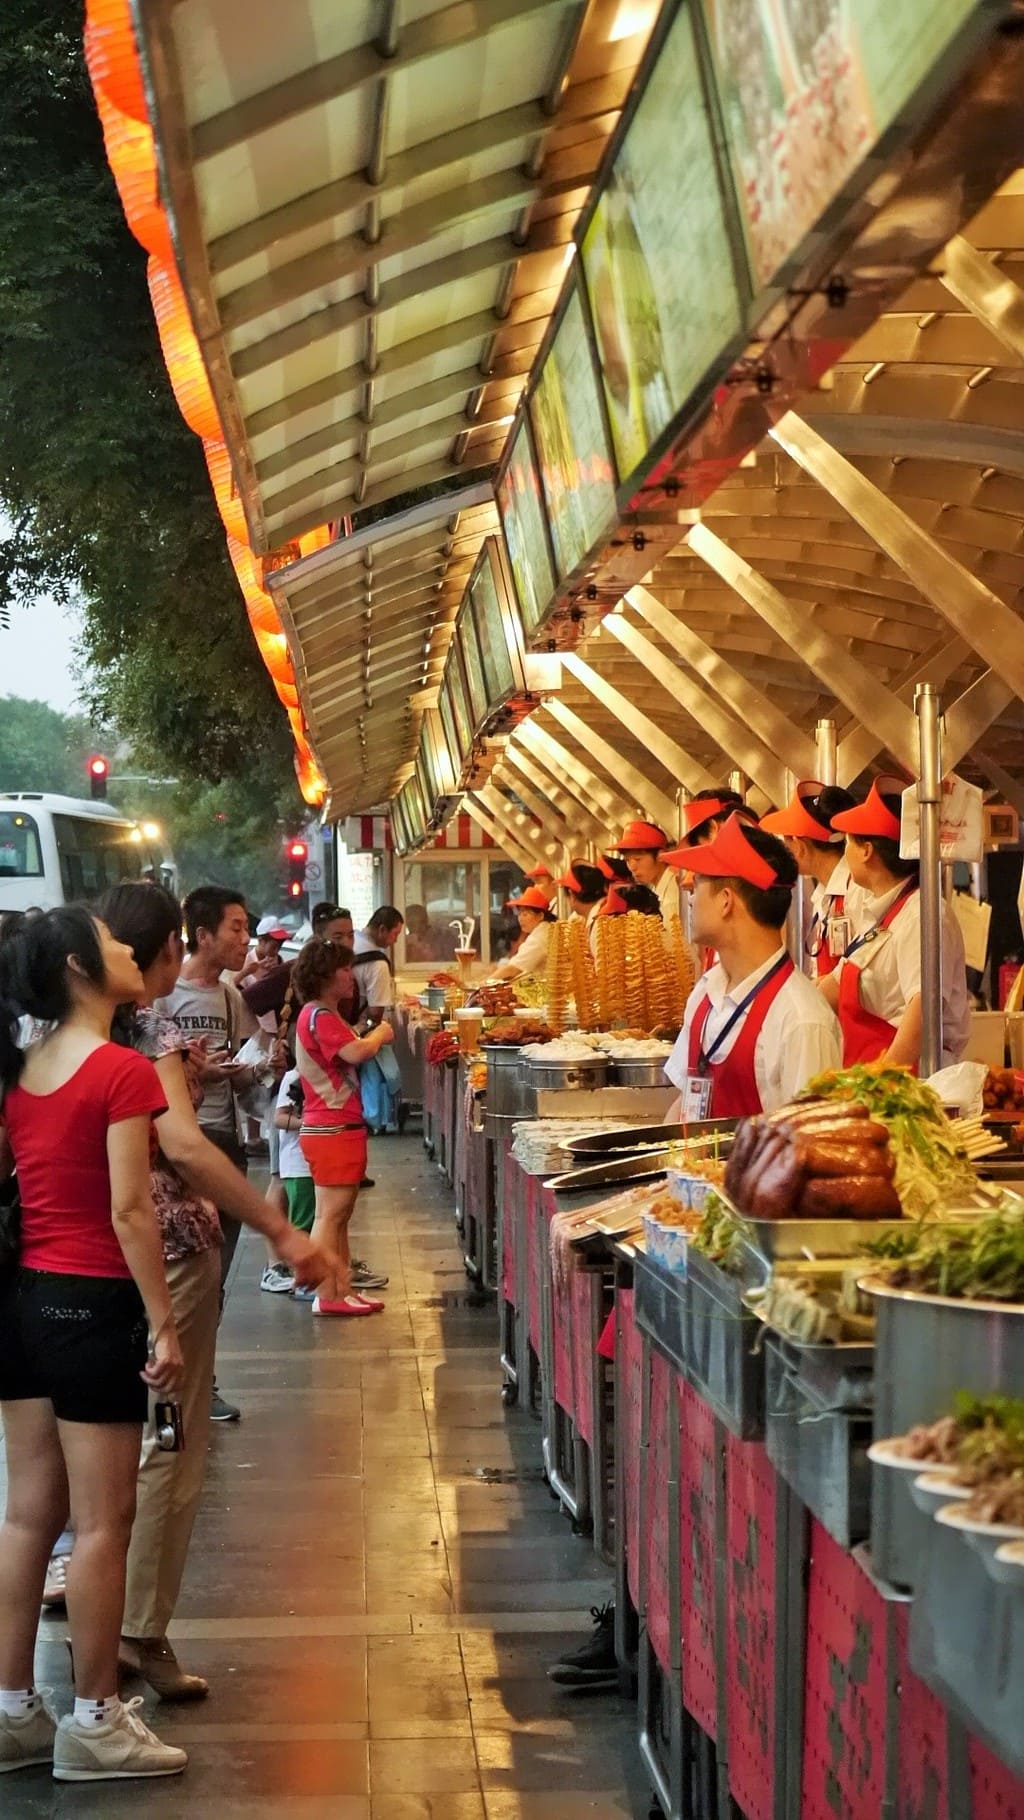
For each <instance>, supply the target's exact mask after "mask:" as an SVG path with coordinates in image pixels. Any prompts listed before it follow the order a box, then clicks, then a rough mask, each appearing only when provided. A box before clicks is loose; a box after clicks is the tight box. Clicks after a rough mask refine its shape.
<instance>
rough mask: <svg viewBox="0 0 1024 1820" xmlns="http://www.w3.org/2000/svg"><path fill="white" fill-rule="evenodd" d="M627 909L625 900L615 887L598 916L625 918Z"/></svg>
mask: <svg viewBox="0 0 1024 1820" xmlns="http://www.w3.org/2000/svg"><path fill="white" fill-rule="evenodd" d="M627 908H628V906H627V904H626V901H625V898H623V897H620V895H619V893H618V891H617V890H616V888H615V886H614V885H613V886H612V888H611V890H610V891H609V892H608V895H607V897H606V898H605V900H604V903H603V904H602V905H601V908H600V910H599V911H598V913H597V914H598V916H624V915H625V913H626V910H627Z"/></svg>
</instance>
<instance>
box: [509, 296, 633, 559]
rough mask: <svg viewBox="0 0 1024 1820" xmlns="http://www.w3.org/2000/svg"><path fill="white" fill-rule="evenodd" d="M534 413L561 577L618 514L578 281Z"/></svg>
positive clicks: (544, 371)
mask: <svg viewBox="0 0 1024 1820" xmlns="http://www.w3.org/2000/svg"><path fill="white" fill-rule="evenodd" d="M530 416H531V419H532V422H533V428H534V434H535V435H536V438H537V453H538V456H539V459H540V472H541V481H542V484H543V488H544V498H545V501H546V504H547V514H548V522H549V524H550V526H551V536H552V541H553V543H554V546H555V561H556V563H557V565H558V572H559V575H560V576H561V577H562V578H563V579H564V578H565V577H566V576H568V575H571V574H572V572H573V571H574V570H575V569H577V568H578V567H579V565H580V564H581V563H582V562H583V561H584V559H585V558H586V556H587V555H588V553H589V551H590V550H591V549H592V548H593V547H594V546H595V545H596V544H598V543H599V542H600V541H601V539H602V538H603V537H605V536H606V535H607V533H608V531H609V529H610V527H611V526H612V524H613V523H614V520H615V484H614V477H613V469H612V460H611V451H610V449H609V447H608V433H607V430H606V428H605V419H604V410H603V406H602V401H601V387H600V383H599V381H598V377H597V373H596V371H595V368H594V359H593V355H592V353H591V349H590V338H589V335H588V333H587V326H586V320H585V318H584V314H583V304H582V302H581V300H580V295H579V291H578V290H577V289H576V287H575V285H573V286H572V287H571V289H570V290H569V293H568V299H567V301H566V305H565V309H564V312H563V315H562V319H561V321H560V323H559V325H558V328H557V329H556V331H555V334H554V338H553V340H552V342H551V345H550V347H549V348H548V352H547V355H546V357H545V360H544V364H543V366H542V367H541V370H540V378H539V379H538V381H537V386H536V390H535V391H534V392H533V395H532V397H531V399H530Z"/></svg>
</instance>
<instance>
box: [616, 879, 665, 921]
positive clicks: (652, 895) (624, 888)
mask: <svg viewBox="0 0 1024 1820" xmlns="http://www.w3.org/2000/svg"><path fill="white" fill-rule="evenodd" d="M615 889H616V890H617V892H618V894H619V896H620V897H621V899H622V901H623V903H624V904H625V906H626V909H627V910H639V912H640V915H641V916H660V915H661V899H660V897H659V896H658V893H657V892H656V891H655V889H654V887H653V885H616V887H615Z"/></svg>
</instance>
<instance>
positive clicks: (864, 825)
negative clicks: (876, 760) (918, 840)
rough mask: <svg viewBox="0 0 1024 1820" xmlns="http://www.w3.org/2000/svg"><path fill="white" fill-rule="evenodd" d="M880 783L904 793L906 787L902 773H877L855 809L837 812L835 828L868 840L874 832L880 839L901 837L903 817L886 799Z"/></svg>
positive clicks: (840, 831)
mask: <svg viewBox="0 0 1024 1820" xmlns="http://www.w3.org/2000/svg"><path fill="white" fill-rule="evenodd" d="M879 784H886V785H888V786H889V794H890V795H893V794H896V795H899V794H901V793H902V791H903V789H904V787H905V786H904V783H903V779H902V778H900V777H881V778H879V777H876V778H875V780H874V782H873V784H872V785H871V788H870V790H869V791H868V793H867V796H866V797H865V798H864V801H863V802H862V803H858V804H857V807H856V808H855V809H844V810H843V812H842V814H841V815H837V816H836V817H835V819H834V821H833V823H832V826H833V828H835V829H837V830H838V832H839V833H840V834H859V835H861V836H862V837H863V839H865V840H870V839H871V837H872V835H874V837H875V838H876V839H886V840H899V838H900V818H899V816H898V815H894V814H893V812H892V810H891V809H890V808H888V807H887V806H886V804H885V803H883V801H882V795H881V791H880V790H879V787H878V786H879Z"/></svg>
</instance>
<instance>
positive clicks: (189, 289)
mask: <svg viewBox="0 0 1024 1820" xmlns="http://www.w3.org/2000/svg"><path fill="white" fill-rule="evenodd" d="M657 11H658V0H471V3H467V0H407V3H406V0H346V3H345V4H343V5H338V4H337V0H292V3H291V4H289V5H287V6H257V7H253V6H252V5H251V4H248V3H247V0H138V4H136V5H132V6H131V7H130V8H129V5H128V0H90V4H89V29H90V33H91V35H92V50H93V57H92V60H91V70H92V73H93V80H94V86H95V87H96V89H97V99H98V102H99V103H100V106H101V113H103V111H104V108H105V107H106V108H107V119H106V121H105V127H106V126H108V125H109V123H110V119H111V114H110V107H109V97H110V94H111V88H112V85H111V84H110V83H109V82H107V83H106V87H105V88H104V80H103V79H101V78H105V77H106V76H108V75H109V73H110V69H111V67H112V65H111V63H110V60H109V59H107V61H106V62H103V57H102V43H101V40H103V39H104V37H105V35H108V36H110V37H117V36H118V34H120V36H122V37H127V38H128V41H129V45H128V54H129V57H132V56H134V49H135V46H134V45H133V43H132V37H131V34H132V29H134V34H135V40H136V41H137V49H138V52H139V55H140V58H141V64H142V72H143V75H144V79H145V93H144V101H143V102H142V103H141V104H140V105H139V106H138V109H137V111H138V113H140V114H141V113H145V114H146V116H147V118H146V120H145V121H141V122H138V123H137V122H136V121H135V120H133V119H129V121H128V126H129V135H128V136H129V138H130V139H131V141H132V149H133V150H135V149H137V148H138V145H139V144H140V143H142V142H143V141H144V140H145V135H146V133H147V132H148V131H149V129H152V137H151V139H150V141H149V154H148V155H149V158H150V161H152V157H153V151H154V147H155V157H156V164H157V168H158V173H159V181H158V194H157V195H156V197H155V199H154V203H153V211H152V212H153V213H154V216H155V218H156V228H157V229H158V230H159V232H158V233H157V236H156V238H157V239H158V240H159V253H160V256H161V258H162V260H163V261H164V267H165V272H166V271H167V270H169V272H170V279H169V283H168V284H165V285H164V289H165V290H168V289H169V290H170V292H172V293H173V292H174V290H175V287H176V286H177V284H178V281H179V279H180V286H181V290H182V292H183V297H184V301H185V304H186V306H187V309H186V311H185V314H186V316H187V317H188V318H190V322H191V326H192V328H193V329H194V335H195V344H196V346H195V350H194V352H195V353H196V354H197V358H198V364H199V368H200V379H201V383H202V384H203V385H205V384H206V381H207V380H208V383H209V388H210V390H211V392H212V404H213V407H214V419H213V421H212V423H209V424H206V423H204V426H203V428H202V429H201V430H200V431H199V433H200V434H203V435H204V440H206V439H209V440H217V441H218V442H220V443H222V444H223V446H224V448H225V449H226V452H227V459H228V473H229V475H230V477H231V478H230V491H231V495H232V503H233V505H234V507H235V518H236V535H237V534H238V531H239V529H243V527H244V529H243V536H244V542H245V544H246V545H247V546H248V548H249V549H250V550H251V551H252V552H253V553H254V555H255V556H256V558H257V559H259V558H264V557H269V558H270V559H271V562H272V563H273V562H274V560H275V553H276V552H281V551H283V550H285V549H286V548H287V547H288V546H292V545H294V544H295V541H296V540H297V539H298V538H300V537H302V536H304V535H306V534H307V533H310V532H312V531H315V530H317V529H318V528H319V527H321V526H325V525H330V526H332V527H335V528H338V527H341V528H343V529H347V528H348V526H349V524H350V522H351V519H352V516H353V515H357V523H358V515H360V514H364V513H369V512H371V511H372V512H374V513H377V512H378V510H379V508H381V507H386V506H387V504H388V502H390V501H392V500H398V499H401V500H402V501H403V503H405V502H406V501H407V500H408V498H409V496H410V495H411V496H412V497H413V498H414V499H415V498H417V497H419V498H422V497H424V495H425V492H426V490H427V489H436V488H437V486H438V485H442V484H445V483H449V482H450V483H451V484H452V485H455V486H457V485H458V484H459V482H460V481H463V482H467V483H469V482H471V481H472V480H474V479H477V478H479V477H481V476H483V475H488V474H489V473H490V472H491V470H492V469H493V467H494V464H495V463H496V461H497V458H498V456H499V455H500V453H501V449H502V446H503V444H504V440H505V436H506V433H507V429H508V425H509V424H510V422H511V421H512V417H513V414H514V411H515V407H516V403H517V401H518V398H519V396H520V393H521V391H522V387H523V383H524V380H525V378H526V375H527V373H528V372H529V369H530V366H531V363H532V360H533V357H534V354H535V352H536V349H537V347H538V345H539V343H540V340H541V338H542V336H543V334H544V331H545V328H546V325H547V322H548V319H549V316H550V312H551V308H552V306H553V304H554V302H555V300H556V298H557V296H558V292H559V288H560V285H561V281H562V278H563V275H564V272H565V269H566V263H567V260H568V258H569V257H570V256H571V250H572V247H571V237H572V229H573V225H574V223H575V221H576V218H577V216H578V214H579V211H580V209H581V208H582V206H583V204H584V203H585V201H586V199H587V196H588V193H589V190H590V186H591V183H592V181H593V178H594V175H595V173H596V171H597V168H598V165H599V163H600V160H601V155H602V152H603V150H604V147H605V145H606V143H607V140H608V137H609V135H610V133H611V131H612V129H613V127H614V125H615V123H616V121H617V119H618V116H619V112H620V110H621V107H622V103H623V100H624V98H625V96H626V94H627V92H628V90H629V87H630V84H631V82H632V79H633V76H634V74H635V71H636V68H637V65H638V63H639V60H640V58H641V56H642V54H643V51H644V48H645V46H646V43H647V40H648V37H649V34H650V29H651V26H652V24H653V22H654V19H655V16H656V13H657ZM122 15H123V17H122ZM97 47H99V52H100V53H101V54H100V55H98V54H97ZM129 86H130V85H129ZM101 90H103V91H104V92H103V93H102V94H101ZM124 105H125V96H124V93H123V92H119V93H118V96H117V106H118V107H122V106H124ZM131 105H133V106H135V102H134V101H133V102H132V103H131ZM115 124H116V122H115ZM136 127H138V130H137V131H136ZM123 137H124V135H123V134H122V138H123ZM112 144H113V141H112V138H111V135H110V133H108V150H111V162H112V163H113V164H114V166H115V173H116V174H117V175H118V182H119V187H120V189H121V194H122V200H123V201H124V203H125V208H126V213H128V214H129V220H130V222H131V223H132V225H133V229H134V231H139V220H138V216H137V212H136V213H135V214H133V209H132V200H133V199H132V196H131V195H130V194H129V190H130V188H131V178H132V173H131V172H129V171H128V170H127V167H126V165H125V163H124V161H123V160H122V161H121V162H120V163H119V162H118V160H117V158H116V157H115V155H114V151H113V150H112V149H111V148H112ZM142 149H143V152H144V153H145V150H146V147H145V144H144V143H142ZM144 174H145V175H146V177H147V179H148V178H150V175H151V172H150V171H149V170H147V171H146V173H144ZM161 211H164V212H165V213H166V222H164V221H163V220H162V218H161ZM146 231H147V233H148V231H149V224H146ZM142 237H143V234H142V233H141V232H140V238H142ZM150 238H152V236H150ZM145 243H146V244H147V245H150V239H146V241H145ZM150 250H151V252H152V251H154V248H153V246H152V245H150ZM154 258H156V253H154ZM161 295H162V293H161ZM173 300H174V299H173V298H172V301H173ZM154 302H155V303H157V307H158V315H159V309H160V304H159V302H158V299H157V295H156V292H154ZM184 327H185V328H186V329H187V327H188V324H187V323H186V324H185V325H184ZM166 352H167V349H166V347H165V353H166ZM169 364H170V361H169ZM176 391H179V387H178V385H177V384H176ZM179 402H182V399H181V395H180V391H179ZM187 414H188V413H187V412H186V415H187ZM193 427H196V425H195V424H194V425H193ZM482 529H483V527H482ZM296 591H301V590H298V589H297V590H296ZM301 622H302V615H301V614H300V613H297V614H296V615H295V616H293V617H292V618H291V619H290V620H289V621H287V622H286V631H287V632H288V635H289V644H290V648H291V656H292V659H293V661H294V664H295V668H296V672H297V679H298V684H299V694H300V698H301V700H302V703H303V706H304V707H305V709H306V713H307V719H308V725H309V734H310V739H311V743H312V745H313V747H314V749H315V751H316V753H317V755H318V757H319V761H320V764H321V768H323V769H324V770H325V774H326V779H327V785H328V788H329V793H330V803H331V813H332V814H343V813H346V812H348V811H349V810H353V809H359V808H360V807H363V806H365V805H366V804H368V803H373V802H377V801H380V800H381V799H382V798H383V797H384V796H386V795H387V794H388V792H389V791H390V790H391V789H393V788H394V786H395V774H396V771H398V770H400V769H401V766H402V764H404V765H406V766H407V765H408V764H409V763H411V761H412V758H413V754H414V751H415V745H416V739H417V735H418V728H417V726H416V724H415V714H413V715H412V716H411V717H409V718H408V719H407V721H406V723H405V725H404V729H403V733H402V737H401V738H399V739H398V740H397V743H396V742H394V741H387V742H382V745H381V750H380V753H379V755H377V756H374V757H373V759H372V762H370V761H369V760H368V762H367V765H366V766H365V767H360V768H356V769H355V770H353V769H352V768H351V766H350V762H349V761H350V751H351V745H350V741H348V740H346V739H344V738H342V739H340V740H339V738H338V735H337V731H336V724H335V721H334V720H333V719H331V720H329V719H327V718H325V711H324V710H325V696H326V695H327V694H328V693H329V691H320V693H319V694H318V696H317V698H316V700H315V701H314V699H313V697H312V694H311V692H310V691H311V685H312V680H313V678H314V675H315V673H316V672H317V671H318V670H319V668H320V656H319V647H316V650H317V652H318V654H317V655H314V654H313V648H311V649H310V650H309V651H307V650H306V648H305V646H304V643H303V640H304V636H305V632H304V628H303V625H302V623H301ZM316 623H317V637H319V636H320V634H321V633H322V632H324V629H325V628H324V625H323V622H322V620H321V621H317V622H316ZM341 636H342V637H343V636H344V635H343V634H342V635H341ZM333 657H334V649H333V647H332V649H331V652H330V658H331V659H332V660H333ZM399 720H401V716H399ZM357 743H358V741H357Z"/></svg>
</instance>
